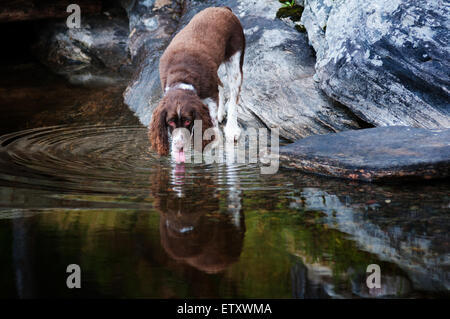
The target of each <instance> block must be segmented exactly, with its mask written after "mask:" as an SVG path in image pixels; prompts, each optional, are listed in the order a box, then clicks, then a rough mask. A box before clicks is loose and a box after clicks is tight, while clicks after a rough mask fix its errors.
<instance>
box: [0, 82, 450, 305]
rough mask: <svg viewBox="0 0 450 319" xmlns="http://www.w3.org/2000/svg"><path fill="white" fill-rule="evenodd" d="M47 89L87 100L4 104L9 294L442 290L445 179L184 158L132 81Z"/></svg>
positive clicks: (3, 226) (287, 294)
mask: <svg viewBox="0 0 450 319" xmlns="http://www.w3.org/2000/svg"><path fill="white" fill-rule="evenodd" d="M50 84H51V86H52V87H53V88H56V89H59V90H63V92H62V93H60V94H61V95H70V94H73V96H76V98H78V97H79V96H82V97H81V98H80V99H81V100H77V101H76V103H74V102H73V101H71V102H70V101H69V102H67V103H66V104H67V106H64V107H63V108H59V106H58V105H59V104H57V103H56V101H61V103H63V102H62V100H61V97H59V96H58V97H56V98H55V100H56V101H53V104H55V108H56V109H57V110H58V111H57V112H56V114H49V113H43V114H41V116H36V109H33V110H27V111H23V112H22V111H21V112H22V113H23V114H19V115H17V113H20V112H19V111H17V110H16V109H11V108H8V107H9V106H10V105H12V101H17V95H14V94H11V96H9V97H7V98H5V99H4V100H3V104H2V103H1V100H0V108H1V109H2V111H5V109H6V110H7V111H8V112H9V114H13V115H15V116H12V117H11V118H15V119H17V120H16V122H15V123H14V125H12V124H11V119H7V118H2V122H3V123H8V124H9V126H7V125H5V126H3V131H2V136H1V137H0V256H1V260H0V283H1V285H0V287H1V288H0V297H23V298H26V297H156V298H173V297H176V298H185V297H209V298H216V297H237V298H260V297H261V298H341V297H345V298H360V297H363V298H366V297H377V296H381V297H393V296H396V297H405V298H415V297H442V296H444V297H448V296H449V293H448V289H449V287H450V278H449V273H450V272H449V265H450V258H449V256H450V255H449V237H448V230H449V225H450V223H449V217H448V213H449V211H450V194H449V189H450V188H449V183H448V182H438V183H437V182H433V183H428V184H406V185H386V186H378V185H372V184H363V183H357V182H349V181H340V180H335V179H327V178H322V177H317V176H313V175H305V174H302V173H299V172H297V171H292V170H284V169H280V171H279V172H278V173H277V174H274V175H261V174H260V168H259V166H258V164H246V165H242V164H241V165H237V164H235V165H231V164H211V165H206V164H176V163H174V162H172V161H171V160H170V159H169V158H159V157H157V156H156V155H155V154H154V153H152V152H150V151H149V144H148V140H147V130H146V128H145V127H142V126H141V125H139V123H138V121H137V120H136V119H135V118H134V117H133V115H132V114H131V113H129V112H128V111H127V109H126V107H125V106H124V105H123V104H121V103H120V100H121V99H120V98H121V95H120V94H121V92H122V91H123V88H117V89H111V88H108V89H101V90H99V89H96V90H94V91H92V90H90V89H87V88H86V89H80V88H79V87H78V88H76V87H74V88H73V87H65V86H64V85H63V84H61V83H60V82H59V81H50ZM35 85H37V84H35ZM61 86H64V88H61ZM17 90H18V91H20V90H25V89H24V88H23V87H20V85H19V86H18V88H17ZM73 90H75V92H74V93H71V92H73ZM37 91H39V90H37ZM39 94H42V93H39ZM74 98H75V97H74ZM18 99H19V100H20V99H21V98H20V97H19V98H18ZM20 101H22V100H20ZM105 101H108V102H105ZM42 103H50V102H49V100H46V101H43V102H42ZM53 104H52V105H53ZM21 105H22V104H21ZM86 105H89V106H92V107H89V108H87V107H86ZM99 105H100V107H99ZM24 108H25V106H24ZM39 109H41V108H39ZM42 109H45V108H42ZM105 110H106V111H105ZM108 110H110V111H111V112H110V111H108ZM14 112H16V113H14ZM105 112H110V113H111V114H109V113H105ZM4 114H5V113H4ZM37 114H38V115H39V113H37ZM105 114H106V115H105ZM108 114H109V115H108ZM117 114H119V115H120V116H118V115H117ZM32 115H33V116H32ZM114 115H115V116H114ZM30 118H31V119H32V120H30ZM25 119H26V120H25ZM13 127H14V129H13ZM69 264H78V265H80V267H81V270H82V289H74V290H70V289H68V288H67V287H66V278H67V276H68V274H67V273H66V267H67V266H68V265H69ZM369 264H378V265H380V267H381V272H382V277H381V278H382V288H381V289H375V290H369V289H368V288H367V286H366V284H365V280H366V268H367V266H368V265H369Z"/></svg>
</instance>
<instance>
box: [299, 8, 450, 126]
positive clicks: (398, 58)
mask: <svg viewBox="0 0 450 319" xmlns="http://www.w3.org/2000/svg"><path fill="white" fill-rule="evenodd" d="M449 14H450V11H449V7H448V6H445V5H442V2H441V1H438V0H430V1H425V2H424V1H406V0H394V1H392V0H375V1H359V0H345V1H342V0H341V1H332V0H308V1H305V9H304V12H303V15H302V19H301V23H302V24H304V25H305V27H306V29H307V32H308V37H309V42H310V44H311V45H312V46H313V47H314V49H315V51H316V52H317V63H316V71H317V78H318V80H319V81H320V86H321V88H322V89H323V90H324V91H325V93H326V94H327V95H328V96H330V97H331V98H333V99H335V100H337V101H339V102H341V103H342V104H344V105H346V106H348V107H349V108H350V109H351V110H352V111H353V112H354V113H355V114H356V115H357V116H358V117H360V118H361V119H363V120H364V121H366V122H369V123H371V124H373V125H376V126H387V125H408V126H414V127H423V128H430V129H431V128H448V127H450V106H449V102H448V101H449V100H450V77H449V73H448V69H449V66H450V60H449V56H450V54H449V53H450V52H449V46H448V29H449V27H450V25H449V22H448V16H449Z"/></svg>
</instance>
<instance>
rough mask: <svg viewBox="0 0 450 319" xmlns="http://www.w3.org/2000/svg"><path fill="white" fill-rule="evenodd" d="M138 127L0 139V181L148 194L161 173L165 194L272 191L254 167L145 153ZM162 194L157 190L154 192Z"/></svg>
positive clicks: (59, 129) (47, 131)
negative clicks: (202, 190)
mask: <svg viewBox="0 0 450 319" xmlns="http://www.w3.org/2000/svg"><path fill="white" fill-rule="evenodd" d="M149 147H150V145H149V141H148V138H147V129H146V128H145V127H142V126H82V127H80V126H77V127H73V126H53V127H45V128H37V129H30V130H26V131H21V132H16V133H12V134H7V135H4V136H2V137H1V138H0V181H1V182H2V183H13V185H14V186H16V187H17V186H23V187H32V188H39V189H50V190H58V191H59V192H68V191H77V192H100V193H111V194H117V193H127V194H129V193H148V191H149V189H151V188H152V185H154V184H155V181H156V180H157V179H160V178H161V174H162V173H163V174H164V175H168V176H169V181H168V184H167V187H168V189H172V190H174V191H177V192H181V191H182V190H181V189H180V188H181V186H183V185H192V186H199V187H208V186H214V187H216V188H217V190H222V189H230V188H235V187H240V188H243V189H253V190H256V189H261V188H263V189H271V188H273V187H275V188H278V186H277V185H276V184H274V183H273V180H272V182H270V183H267V179H265V178H263V177H261V176H260V170H259V167H258V165H257V164H188V163H187V164H176V163H174V162H173V161H172V160H171V159H170V158H167V157H163V158H161V157H158V156H157V155H156V154H155V153H153V152H152V151H150V149H149ZM160 191H162V190H160Z"/></svg>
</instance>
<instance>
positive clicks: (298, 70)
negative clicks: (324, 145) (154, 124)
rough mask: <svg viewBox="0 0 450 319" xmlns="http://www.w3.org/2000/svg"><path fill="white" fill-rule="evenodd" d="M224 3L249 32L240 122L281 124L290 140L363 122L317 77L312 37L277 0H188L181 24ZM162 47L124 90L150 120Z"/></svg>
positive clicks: (151, 53) (157, 95)
mask: <svg viewBox="0 0 450 319" xmlns="http://www.w3.org/2000/svg"><path fill="white" fill-rule="evenodd" d="M223 5H226V6H229V7H231V8H232V10H233V12H234V13H235V14H236V15H237V16H238V17H239V18H240V20H241V23H242V24H243V26H244V30H245V34H246V41H247V49H246V56H245V62H244V82H243V88H242V92H241V101H240V105H239V109H238V115H239V119H240V122H241V124H244V125H246V126H255V127H259V126H267V127H269V128H275V127H277V128H279V129H280V135H281V136H282V137H284V138H286V139H289V140H295V139H298V138H301V137H305V136H308V135H311V134H324V133H328V132H337V131H342V130H346V129H352V128H359V124H358V122H357V120H356V118H355V117H353V116H352V115H351V114H350V113H349V112H347V111H346V110H345V109H344V108H342V106H340V105H339V104H337V103H334V102H333V101H332V100H331V99H329V98H327V97H326V95H325V94H323V93H322V92H321V90H320V88H318V86H317V83H316V82H315V81H314V80H313V76H314V73H315V70H314V65H315V58H314V52H313V51H312V49H311V48H310V47H309V46H308V43H307V41H308V40H307V37H306V35H305V34H302V33H299V32H297V31H296V30H295V29H293V28H292V27H291V26H289V25H287V24H286V23H284V22H283V21H282V20H280V19H277V18H276V13H277V11H278V9H279V8H280V6H281V5H280V3H278V2H277V1H269V0H263V1H257V2H249V1H235V0H234V1H233V0H232V1H195V2H194V1H189V2H186V4H185V8H184V12H185V13H184V14H183V16H182V18H181V21H180V25H179V27H178V29H181V28H182V27H183V26H184V25H186V24H187V23H188V22H189V21H190V19H191V18H192V17H193V16H194V15H195V14H196V13H197V12H199V11H200V10H202V9H204V8H206V7H210V6H223ZM152 11H153V10H152ZM139 20H140V19H139ZM130 21H132V19H131V18H130ZM136 32H138V31H136ZM155 32H156V31H155ZM155 34H156V33H155ZM163 34H167V33H165V32H164V33H163ZM149 36H150V37H153V35H149ZM164 39H167V37H166V36H163V40H164ZM160 43H164V45H166V44H168V43H167V42H164V41H161V42H160ZM162 52H163V48H162V47H160V46H158V47H156V48H153V49H152V51H150V50H149V54H148V55H147V58H146V59H145V62H144V63H143V64H142V69H141V70H140V72H139V74H138V76H136V78H135V80H134V81H133V83H132V84H131V85H130V86H129V87H128V88H127V90H126V92H125V94H124V97H125V102H126V103H127V104H128V105H129V106H130V108H131V109H132V110H133V111H135V112H136V114H137V115H138V117H139V118H140V119H141V122H142V123H143V124H144V125H147V124H148V123H149V121H150V118H151V114H152V111H153V109H154V107H156V105H157V103H158V102H159V99H160V98H161V94H162V92H161V88H160V84H159V74H158V60H159V56H160V55H161V54H162Z"/></svg>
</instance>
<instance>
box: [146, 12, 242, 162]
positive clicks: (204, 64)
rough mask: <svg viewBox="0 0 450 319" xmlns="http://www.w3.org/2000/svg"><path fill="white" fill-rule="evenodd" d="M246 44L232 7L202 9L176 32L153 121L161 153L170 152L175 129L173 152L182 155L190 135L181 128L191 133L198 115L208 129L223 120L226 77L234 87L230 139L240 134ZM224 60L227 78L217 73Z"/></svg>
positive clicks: (152, 137)
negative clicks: (240, 102) (162, 93)
mask: <svg viewBox="0 0 450 319" xmlns="http://www.w3.org/2000/svg"><path fill="white" fill-rule="evenodd" d="M244 50H245V37H244V32H243V29H242V26H241V23H240V22H239V19H238V18H237V17H236V16H235V15H234V14H233V13H232V12H231V9H229V8H227V7H221V8H207V9H205V10H203V11H201V12H200V13H198V14H197V15H195V16H194V18H192V20H191V21H190V22H189V24H188V25H187V26H186V27H185V28H184V29H182V30H181V31H180V32H179V33H178V34H177V35H176V36H175V37H174V38H173V40H172V42H171V43H170V44H169V46H168V47H167V49H166V50H165V52H164V54H163V55H162V57H161V59H160V63H159V73H160V76H161V85H162V88H163V89H164V97H163V98H162V100H161V102H160V103H159V105H158V106H157V108H156V109H155V111H154V112H153V115H152V120H151V123H150V127H149V138H150V142H151V144H152V148H153V149H154V150H155V151H157V152H158V153H159V154H160V155H167V154H168V153H169V138H168V136H169V133H170V134H171V136H172V153H173V154H174V155H175V156H176V157H177V158H183V157H184V150H183V147H184V145H185V142H186V141H185V136H184V134H183V131H182V130H180V129H179V128H185V129H187V130H189V131H190V132H191V133H192V128H193V124H194V120H197V119H198V120H202V130H203V132H204V131H205V130H206V129H208V128H210V127H217V126H218V122H222V120H223V118H224V116H225V105H224V94H223V85H222V82H223V83H226V84H228V86H229V89H230V100H229V101H228V104H227V109H228V120H227V124H226V127H225V135H226V137H227V138H230V139H231V138H232V139H235V138H238V137H239V134H240V129H239V127H238V124H237V115H236V108H237V105H236V104H237V102H238V99H239V93H240V90H241V84H242V76H243V75H242V64H243V62H244ZM221 65H224V67H225V69H226V74H227V78H226V81H225V79H219V77H218V74H217V71H218V69H219V67H220V66H221ZM221 80H224V81H221ZM176 129H178V130H176ZM202 135H203V134H202ZM204 146H205V145H203V147H204Z"/></svg>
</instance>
